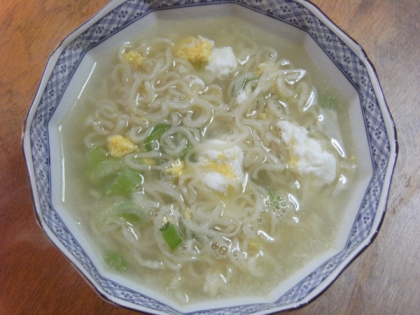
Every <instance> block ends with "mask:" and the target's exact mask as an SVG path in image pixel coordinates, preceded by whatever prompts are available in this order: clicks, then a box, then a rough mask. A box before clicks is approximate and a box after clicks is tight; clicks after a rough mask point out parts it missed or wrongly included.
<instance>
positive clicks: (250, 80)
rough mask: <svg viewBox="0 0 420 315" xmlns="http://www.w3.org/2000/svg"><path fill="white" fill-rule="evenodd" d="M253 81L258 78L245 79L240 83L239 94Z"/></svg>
mask: <svg viewBox="0 0 420 315" xmlns="http://www.w3.org/2000/svg"><path fill="white" fill-rule="evenodd" d="M255 80H258V78H250V79H248V78H245V79H244V81H243V82H242V86H241V89H240V90H239V92H240V91H242V90H243V89H244V88H245V86H246V85H247V84H248V83H249V82H252V81H255Z"/></svg>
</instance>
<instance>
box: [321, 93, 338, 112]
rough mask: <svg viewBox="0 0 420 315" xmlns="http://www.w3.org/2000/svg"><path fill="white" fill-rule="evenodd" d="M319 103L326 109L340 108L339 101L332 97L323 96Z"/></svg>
mask: <svg viewBox="0 0 420 315" xmlns="http://www.w3.org/2000/svg"><path fill="white" fill-rule="evenodd" d="M318 102H319V105H321V107H324V108H331V109H334V108H336V107H337V106H338V99H337V98H336V97H334V96H332V95H321V96H320V97H319V98H318Z"/></svg>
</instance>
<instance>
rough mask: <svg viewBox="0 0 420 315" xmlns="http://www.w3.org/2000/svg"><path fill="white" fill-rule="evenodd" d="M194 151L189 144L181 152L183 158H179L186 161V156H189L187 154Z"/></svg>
mask: <svg viewBox="0 0 420 315" xmlns="http://www.w3.org/2000/svg"><path fill="white" fill-rule="evenodd" d="M191 149H192V145H191V143H189V142H188V144H187V146H186V147H185V149H184V150H182V152H181V156H180V157H179V158H180V159H181V160H183V159H185V156H186V155H187V153H188V152H189V151H190V150H191Z"/></svg>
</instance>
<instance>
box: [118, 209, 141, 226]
mask: <svg viewBox="0 0 420 315" xmlns="http://www.w3.org/2000/svg"><path fill="white" fill-rule="evenodd" d="M121 219H123V220H124V221H126V222H127V223H130V224H131V225H134V224H139V223H140V222H141V219H140V217H139V216H138V215H137V214H135V213H130V212H128V213H122V214H121Z"/></svg>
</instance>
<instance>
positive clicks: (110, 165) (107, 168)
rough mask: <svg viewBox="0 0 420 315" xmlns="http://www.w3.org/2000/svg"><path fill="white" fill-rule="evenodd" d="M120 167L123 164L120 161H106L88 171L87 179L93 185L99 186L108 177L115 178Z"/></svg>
mask: <svg viewBox="0 0 420 315" xmlns="http://www.w3.org/2000/svg"><path fill="white" fill-rule="evenodd" d="M122 167H123V164H122V162H121V161H120V160H117V159H106V160H104V161H102V162H100V163H99V164H97V165H94V166H93V167H92V168H91V169H90V170H89V172H88V178H89V180H90V181H91V182H92V183H93V184H95V185H99V184H101V183H103V182H104V181H106V180H107V179H108V177H110V176H112V175H114V176H115V174H116V173H117V172H118V171H119V170H120V169H121V168H122ZM108 180H109V179H108Z"/></svg>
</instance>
